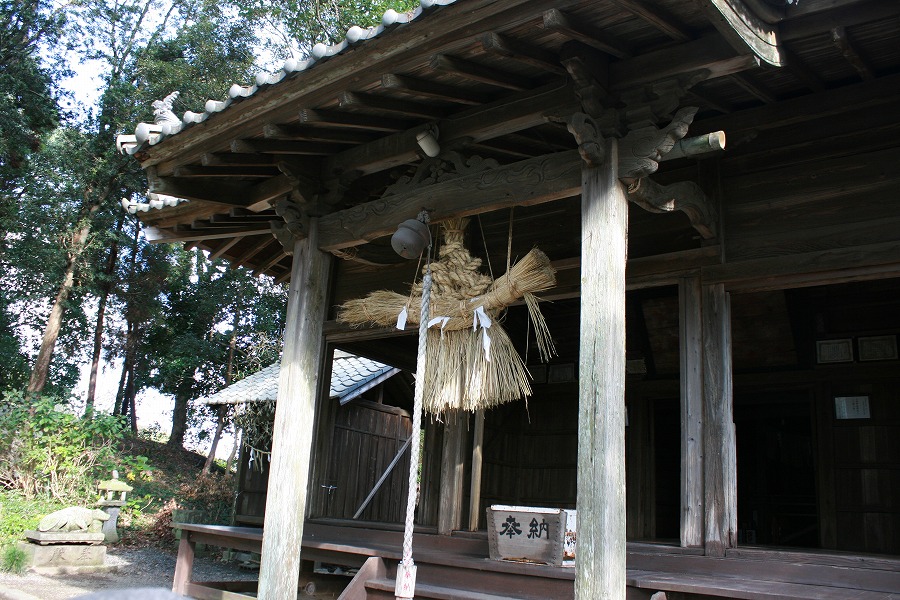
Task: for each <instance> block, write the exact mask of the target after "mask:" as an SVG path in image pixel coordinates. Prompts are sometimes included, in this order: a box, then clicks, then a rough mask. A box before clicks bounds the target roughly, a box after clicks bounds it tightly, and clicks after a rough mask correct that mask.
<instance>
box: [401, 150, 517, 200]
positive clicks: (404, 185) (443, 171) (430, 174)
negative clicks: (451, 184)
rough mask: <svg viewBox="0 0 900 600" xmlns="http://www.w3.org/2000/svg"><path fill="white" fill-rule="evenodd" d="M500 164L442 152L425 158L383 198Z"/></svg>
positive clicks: (485, 159) (489, 159) (476, 157)
mask: <svg viewBox="0 0 900 600" xmlns="http://www.w3.org/2000/svg"><path fill="white" fill-rule="evenodd" d="M499 166H500V164H499V163H498V162H497V161H496V160H494V159H492V158H482V157H480V156H475V155H473V156H470V157H468V158H467V157H464V156H463V155H462V154H460V153H459V152H455V151H454V152H444V153H443V154H442V155H441V156H440V157H438V158H427V159H425V160H423V161H422V162H421V163H419V166H418V167H417V168H416V172H415V173H413V174H412V175H410V176H406V175H405V176H403V177H401V178H399V179H398V180H397V182H396V183H394V184H393V185H391V186H389V187H388V188H387V190H386V191H385V193H384V195H385V196H390V195H394V194H402V193H405V192H410V191H413V190H415V189H417V188H419V187H421V186H424V185H431V184H434V183H440V182H442V181H448V180H450V179H455V178H457V177H463V176H465V175H472V174H475V173H483V172H484V171H488V170H490V169H496V168H498V167H499Z"/></svg>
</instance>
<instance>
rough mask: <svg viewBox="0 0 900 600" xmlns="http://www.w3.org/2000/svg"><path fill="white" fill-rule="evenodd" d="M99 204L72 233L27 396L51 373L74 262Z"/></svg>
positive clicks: (37, 393)
mask: <svg viewBox="0 0 900 600" xmlns="http://www.w3.org/2000/svg"><path fill="white" fill-rule="evenodd" d="M98 208H99V206H98V205H97V204H92V205H91V207H90V208H89V209H88V210H87V211H86V212H85V215H84V217H83V218H82V219H81V221H80V223H81V226H80V227H79V229H78V231H77V232H76V233H75V237H74V238H73V240H72V248H71V250H70V251H69V256H68V258H67V259H66V270H65V275H64V276H63V281H62V284H61V285H60V286H59V291H58V292H57V293H56V299H55V300H54V302H53V308H52V309H50V316H49V317H47V324H46V325H45V326H44V334H43V336H42V338H41V349H40V351H39V352H38V356H37V360H35V361H34V368H33V369H32V370H31V377H30V378H29V380H28V394H29V395H30V396H40V395H41V392H43V391H44V386H46V385H47V377H48V376H49V375H50V361H51V360H52V359H53V350H54V348H56V340H57V339H58V338H59V330H60V328H61V327H62V321H63V313H64V312H65V304H66V300H68V298H69V294H70V293H71V292H72V288H73V287H74V286H75V265H76V264H77V263H78V259H79V258H81V253H82V252H84V248H85V246H86V244H87V239H88V236H89V235H90V233H91V224H92V221H93V217H94V215H95V214H96V213H97V210H98Z"/></svg>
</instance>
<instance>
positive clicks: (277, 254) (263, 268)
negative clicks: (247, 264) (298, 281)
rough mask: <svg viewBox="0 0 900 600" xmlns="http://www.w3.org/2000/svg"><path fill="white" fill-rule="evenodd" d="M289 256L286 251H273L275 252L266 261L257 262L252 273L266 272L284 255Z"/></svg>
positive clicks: (282, 258)
mask: <svg viewBox="0 0 900 600" xmlns="http://www.w3.org/2000/svg"><path fill="white" fill-rule="evenodd" d="M287 256H290V254H288V253H287V252H284V251H283V250H277V249H276V251H275V254H273V255H272V257H271V258H269V259H268V260H267V261H266V262H264V263H261V264H259V265H258V266H257V267H256V268H255V269H253V275H261V274H263V273H265V272H267V271H268V270H269V269H271V268H272V267H274V266H275V265H277V264H278V263H280V262H281V261H282V260H284V258H285V257H287Z"/></svg>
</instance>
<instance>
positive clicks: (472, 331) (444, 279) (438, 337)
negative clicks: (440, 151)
mask: <svg viewBox="0 0 900 600" xmlns="http://www.w3.org/2000/svg"><path fill="white" fill-rule="evenodd" d="M467 222H468V221H467V220H466V219H454V220H451V221H447V222H445V223H444V224H443V229H444V241H443V244H442V245H441V248H440V253H439V254H440V257H439V259H438V260H437V261H435V262H432V263H431V272H432V278H433V283H432V289H431V315H432V318H431V319H430V321H429V323H428V327H429V328H428V335H427V342H426V343H427V348H428V352H427V362H426V365H425V394H424V396H425V400H424V402H425V410H426V411H428V412H429V413H443V412H444V411H447V410H457V409H462V410H467V411H473V410H477V409H482V408H490V407H492V406H496V405H498V404H503V403H505V402H510V401H512V400H516V399H518V398H522V397H526V396H530V395H531V385H530V383H529V375H528V370H527V369H526V368H525V364H524V363H523V362H522V358H521V357H520V356H519V354H518V352H516V349H515V347H514V346H513V344H512V341H511V340H510V339H509V336H508V335H507V333H506V331H504V330H503V328H502V327H501V326H500V325H499V324H498V323H497V322H496V321H497V317H498V316H499V315H500V314H501V313H502V312H503V310H504V309H505V308H506V307H507V306H509V305H510V304H512V303H514V302H516V301H518V300H520V299H522V298H524V299H525V304H526V305H527V306H528V313H529V316H530V318H531V320H532V322H533V323H534V329H535V332H536V333H537V339H538V348H539V349H540V351H541V354H542V357H543V358H544V359H545V360H546V358H547V357H549V356H550V355H551V354H553V353H554V350H553V344H552V342H551V340H550V335H549V331H548V330H547V324H546V322H545V321H544V318H543V316H542V315H541V312H540V308H539V306H538V299H537V298H536V297H535V296H534V294H536V293H539V292H542V291H545V290H548V289H550V288H552V287H553V286H555V285H556V271H555V270H554V269H553V267H552V266H551V265H550V260H549V259H548V258H547V255H545V254H544V253H543V252H541V251H540V250H537V249H533V250H532V251H531V252H529V253H528V254H527V255H525V257H524V258H522V260H520V261H519V262H518V263H516V264H515V265H513V266H512V268H510V269H509V271H508V272H507V273H506V274H505V275H503V276H501V277H500V278H498V279H496V280H492V279H491V277H489V276H488V275H485V274H483V273H482V272H481V271H480V267H481V260H480V259H478V258H475V257H473V256H472V255H471V254H469V251H468V250H467V249H466V248H465V246H464V245H463V238H464V232H465V227H466V224H467ZM421 298H422V284H421V283H418V284H415V285H413V287H412V290H411V294H410V295H409V296H404V295H402V294H397V293H395V292H390V291H378V292H373V293H371V294H369V295H368V296H367V297H366V298H359V299H356V300H351V301H349V302H347V303H346V304H344V305H343V306H341V307H340V311H339V314H338V320H340V321H342V322H344V323H349V324H352V325H363V324H373V325H380V326H385V327H386V326H391V325H394V324H398V326H399V325H400V323H399V322H398V314H400V313H401V312H402V313H403V314H404V315H408V316H406V318H407V319H408V322H409V323H410V324H417V323H418V315H415V314H414V313H415V311H409V310H408V309H409V307H411V306H418V305H419V304H420V302H421Z"/></svg>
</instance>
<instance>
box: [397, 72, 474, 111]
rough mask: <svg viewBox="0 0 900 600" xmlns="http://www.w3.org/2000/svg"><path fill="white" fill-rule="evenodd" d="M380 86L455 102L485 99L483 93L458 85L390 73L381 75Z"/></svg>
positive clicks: (471, 103)
mask: <svg viewBox="0 0 900 600" xmlns="http://www.w3.org/2000/svg"><path fill="white" fill-rule="evenodd" d="M381 87H383V88H384V89H386V90H391V91H395V92H401V93H404V94H409V95H411V96H417V97H419V98H433V99H436V100H444V101H446V102H455V103H457V104H470V105H477V104H483V103H484V102H485V101H486V98H485V97H484V95H482V94H479V93H476V92H473V91H471V90H468V89H466V88H463V87H460V86H455V85H447V84H445V83H440V82H436V81H428V80H426V79H418V78H416V77H407V76H405V75H394V74H392V73H388V74H385V75H382V76H381Z"/></svg>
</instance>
